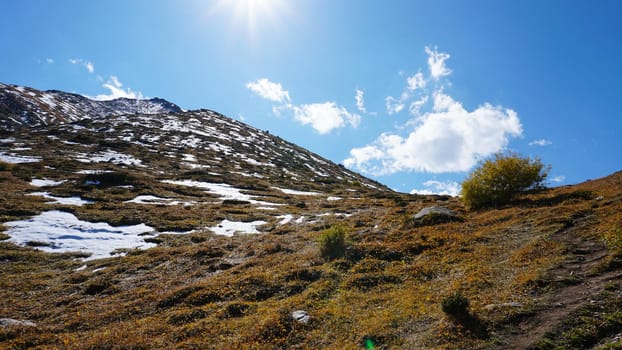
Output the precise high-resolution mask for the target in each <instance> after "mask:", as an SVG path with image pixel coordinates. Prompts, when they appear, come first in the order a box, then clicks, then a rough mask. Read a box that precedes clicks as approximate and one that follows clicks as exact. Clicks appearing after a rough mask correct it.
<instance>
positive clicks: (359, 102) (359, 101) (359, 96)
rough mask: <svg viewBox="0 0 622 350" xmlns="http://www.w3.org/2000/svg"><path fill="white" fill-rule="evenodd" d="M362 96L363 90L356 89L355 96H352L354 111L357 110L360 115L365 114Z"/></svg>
mask: <svg viewBox="0 0 622 350" xmlns="http://www.w3.org/2000/svg"><path fill="white" fill-rule="evenodd" d="M364 94H365V93H364V92H363V90H360V89H356V95H354V99H355V100H356V109H358V110H359V112H361V113H367V109H366V108H365V97H364Z"/></svg>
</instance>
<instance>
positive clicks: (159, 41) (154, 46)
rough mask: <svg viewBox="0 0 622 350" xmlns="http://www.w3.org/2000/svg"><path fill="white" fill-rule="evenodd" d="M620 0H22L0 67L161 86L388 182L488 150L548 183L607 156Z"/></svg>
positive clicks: (140, 93)
mask: <svg viewBox="0 0 622 350" xmlns="http://www.w3.org/2000/svg"><path fill="white" fill-rule="evenodd" d="M621 17H622V2H620V1H615V0H609V1H607V0H599V1H587V0H586V1H570V0H563V1H555V0H546V1H530V0H524V1H509V0H496V1H493V0H485V1H483V0H470V1H458V0H452V1H443V0H440V1H415V0H406V1H393V0H387V1H376V0H353V1H345V0H343V1H336V0H292V1H285V0H214V1H209V0H177V1H172V0H170V1H158V0H132V1H125V0H123V1H120V0H106V1H68V0H58V1H46V0H39V1H35V0H23V1H3V2H2V3H0V23H2V24H3V29H4V30H3V40H2V49H1V54H0V81H2V82H4V83H10V84H18V85H26V86H31V87H34V88H38V89H43V90H45V89H58V90H65V91H71V92H76V93H80V94H84V95H87V96H91V97H94V98H101V99H104V98H112V97H115V96H128V97H144V98H147V97H162V98H166V99H168V100H170V101H172V102H174V103H177V104H178V105H180V106H181V107H182V108H186V109H196V108H209V109H213V110H216V111H218V112H220V113H223V114H225V115H227V116H230V117H232V118H236V119H241V120H243V121H245V122H246V123H248V124H250V125H253V126H255V127H258V128H260V129H264V130H269V131H270V132H271V133H273V134H276V135H279V136H281V137H282V138H284V139H286V140H289V141H292V142H295V143H297V144H299V145H301V146H303V147H306V148H308V149H310V150H311V151H314V152H316V153H318V154H320V155H322V156H324V157H326V158H329V159H331V160H333V161H334V162H336V163H342V164H345V165H347V166H348V167H349V168H351V169H353V170H355V171H358V172H361V173H363V174H364V175H367V176H369V177H372V178H374V179H376V180H378V181H380V182H382V183H384V184H387V185H388V186H389V187H391V188H393V189H396V190H399V191H403V192H410V191H412V190H414V189H416V190H418V191H420V192H455V191H456V189H457V188H459V185H458V184H459V183H460V182H461V181H462V180H463V179H464V177H465V176H466V175H467V174H468V173H469V171H471V170H472V169H473V167H474V166H475V165H476V164H477V161H478V160H480V159H483V158H485V157H488V156H490V155H491V154H493V153H495V152H498V151H501V150H512V151H515V152H518V153H520V154H522V155H525V156H538V157H540V158H541V159H542V160H543V162H544V163H546V164H550V165H551V166H552V171H551V175H550V185H552V186H557V185H563V184H571V183H577V182H581V181H584V180H587V179H593V178H598V177H602V176H606V175H608V174H610V173H612V172H615V171H618V170H620V169H621V168H622V164H621V162H620V161H621V160H622V157H621V156H620V149H622V147H621V146H622V138H621V137H620V135H622V118H621V116H620V112H619V104H620V103H619V101H620V96H622V68H621V66H620V65H621V63H622V44H620V43H622V21H620V18H621Z"/></svg>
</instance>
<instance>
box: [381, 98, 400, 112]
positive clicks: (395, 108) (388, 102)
mask: <svg viewBox="0 0 622 350" xmlns="http://www.w3.org/2000/svg"><path fill="white" fill-rule="evenodd" d="M384 103H385V106H386V108H387V114H395V113H399V112H401V111H402V110H403V109H404V107H405V104H404V101H403V100H402V99H401V98H400V99H395V98H394V97H393V96H387V97H386V98H385V99H384Z"/></svg>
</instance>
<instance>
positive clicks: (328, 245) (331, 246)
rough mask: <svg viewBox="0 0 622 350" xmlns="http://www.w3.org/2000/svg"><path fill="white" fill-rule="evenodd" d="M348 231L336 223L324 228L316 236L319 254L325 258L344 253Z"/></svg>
mask: <svg viewBox="0 0 622 350" xmlns="http://www.w3.org/2000/svg"><path fill="white" fill-rule="evenodd" d="M347 241H348V232H347V229H346V228H345V227H343V226H340V225H336V226H332V227H331V228H329V229H326V230H324V231H323V232H322V233H321V234H320V237H319V238H318V243H319V245H320V254H321V255H322V257H323V258H325V259H327V260H332V259H336V258H340V257H342V256H344V255H345V253H346V248H347V244H348V242H347Z"/></svg>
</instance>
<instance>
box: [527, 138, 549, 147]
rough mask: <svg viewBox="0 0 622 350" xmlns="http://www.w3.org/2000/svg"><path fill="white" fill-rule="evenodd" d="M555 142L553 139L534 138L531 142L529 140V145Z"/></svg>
mask: <svg viewBox="0 0 622 350" xmlns="http://www.w3.org/2000/svg"><path fill="white" fill-rule="evenodd" d="M551 144H553V142H552V141H551V140H546V139H539V140H533V141H531V142H529V146H541V147H544V146H549V145H551Z"/></svg>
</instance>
